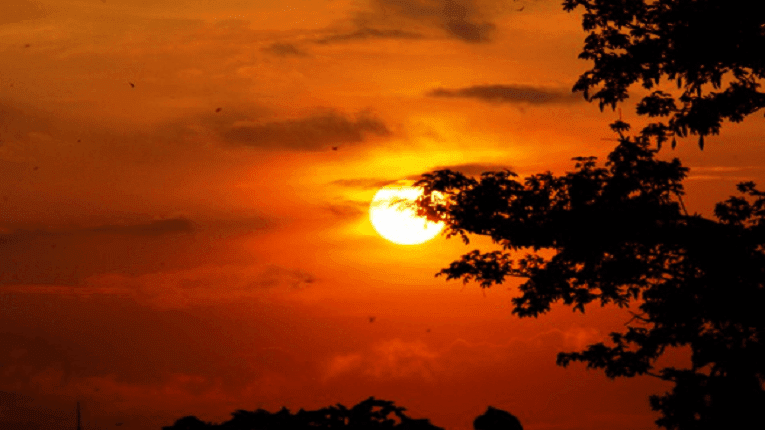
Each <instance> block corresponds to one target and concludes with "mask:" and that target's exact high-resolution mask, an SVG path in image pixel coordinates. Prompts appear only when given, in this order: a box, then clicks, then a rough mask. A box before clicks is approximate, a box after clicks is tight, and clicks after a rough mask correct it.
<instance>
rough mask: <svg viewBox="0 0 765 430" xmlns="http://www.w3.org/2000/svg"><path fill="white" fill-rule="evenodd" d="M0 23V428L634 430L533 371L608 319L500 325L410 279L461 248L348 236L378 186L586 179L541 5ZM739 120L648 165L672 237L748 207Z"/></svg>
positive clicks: (507, 293) (272, 4)
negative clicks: (483, 429)
mask: <svg viewBox="0 0 765 430" xmlns="http://www.w3.org/2000/svg"><path fill="white" fill-rule="evenodd" d="M2 9H3V11H2V13H0V198H1V199H2V200H0V427H2V428H4V429H22V428H23V429H30V430H42V429H49V428H54V427H51V425H57V426H58V425H64V423H66V425H69V426H70V427H68V428H73V427H71V426H74V419H75V418H74V410H75V404H76V402H77V401H80V402H81V403H82V410H83V421H84V424H85V428H87V429H112V428H117V427H116V424H117V423H123V424H122V426H120V427H119V428H120V429H125V430H133V429H147V430H148V429H156V430H158V429H159V428H160V426H162V425H170V424H172V423H173V422H174V421H175V420H176V419H178V418H180V417H182V416H184V415H197V416H198V417H200V418H201V419H203V420H207V421H218V422H219V421H224V420H226V419H228V416H229V415H228V414H229V413H230V412H233V411H234V410H236V409H247V410H253V409H256V408H266V409H269V410H272V411H273V410H276V409H278V408H280V407H281V406H287V407H288V408H290V409H293V410H297V409H299V408H301V407H302V408H305V409H313V408H319V407H323V406H328V405H331V404H335V403H338V402H340V403H343V404H345V405H346V406H351V405H353V404H356V403H357V402H359V401H361V400H363V399H365V398H367V397H369V396H375V397H377V398H382V399H386V400H393V401H395V402H396V404H397V405H400V406H404V407H406V408H407V409H408V413H409V415H410V416H413V417H418V418H420V417H422V418H429V419H431V421H432V422H433V424H435V425H438V426H441V427H444V428H446V429H453V430H466V429H470V428H472V420H473V419H474V418H475V417H476V416H477V415H479V414H481V413H482V412H484V411H485V410H486V407H487V406H488V405H492V406H495V407H498V408H501V409H505V410H508V411H510V412H511V413H513V414H515V415H516V416H518V417H519V419H520V421H521V422H522V424H523V426H524V428H525V429H526V430H542V429H566V430H575V429H576V430H578V429H582V430H584V429H592V430H595V429H611V428H629V429H633V430H641V429H650V428H654V427H655V426H654V424H653V420H654V419H656V418H657V415H656V414H654V413H653V412H651V410H650V407H649V405H648V399H647V396H648V395H649V394H651V393H657V392H660V391H662V390H664V389H666V388H667V387H668V386H667V385H662V384H660V383H658V382H657V381H655V380H652V379H650V378H636V379H632V380H616V381H610V380H608V379H607V378H605V377H604V376H603V375H602V373H600V372H598V371H586V370H585V369H584V366H581V365H572V366H570V367H569V368H566V369H564V368H560V367H557V366H556V365H555V355H556V353H557V352H558V351H572V350H575V349H577V348H582V347H583V346H584V345H586V344H588V343H592V342H597V341H600V340H602V339H604V337H605V336H606V335H607V333H608V332H609V331H610V330H620V329H622V328H623V323H624V322H626V321H627V319H629V318H628V315H627V314H625V313H624V312H620V311H617V310H613V309H604V310H601V309H597V308H593V309H591V310H588V312H587V314H586V315H581V314H578V313H577V314H573V313H572V311H571V309H569V308H563V307H556V308H554V309H553V311H552V312H551V313H550V314H548V315H545V316H542V317H540V318H539V319H523V320H521V319H518V318H517V317H514V316H512V315H511V314H510V299H511V298H512V297H513V296H515V295H516V294H517V292H516V290H515V287H516V286H517V285H518V282H517V281H513V282H509V283H508V284H506V285H503V286H502V287H498V288H492V289H490V290H486V291H482V290H481V289H480V288H479V287H478V286H477V285H473V284H468V285H465V286H463V285H462V284H461V283H459V282H445V281H444V280H443V278H434V276H433V275H434V274H435V273H436V272H437V271H438V270H439V269H440V268H442V267H445V266H447V265H448V263H449V262H451V261H452V260H455V259H457V258H458V257H459V256H460V255H461V253H464V252H467V251H470V250H472V249H474V248H476V247H479V248H480V247H482V246H483V247H486V246H487V242H486V241H485V240H480V239H479V240H476V241H475V242H472V243H471V244H470V245H468V246H465V245H463V244H462V243H461V242H460V241H458V240H446V239H443V238H440V237H439V238H436V239H434V240H432V241H430V242H427V243H425V244H423V245H415V246H402V245H395V244H392V243H390V242H387V241H386V240H384V239H382V238H381V237H380V236H378V235H377V234H376V233H375V231H374V229H373V228H372V226H371V224H370V222H369V217H368V206H369V202H370V201H371V198H372V196H373V195H374V193H375V192H376V190H377V189H378V188H379V187H380V186H382V185H384V184H386V183H390V182H393V181H396V180H400V179H403V178H411V177H413V176H416V175H418V174H420V173H423V172H426V171H429V170H432V169H435V168H443V167H451V168H455V169H459V170H463V171H465V172H467V173H471V174H475V173H480V172H481V171H483V170H491V169H502V168H511V169H513V170H515V171H516V172H518V173H519V174H521V175H525V174H532V173H537V172H542V171H546V170H552V171H553V172H555V173H563V172H565V171H566V170H567V169H570V168H573V165H572V163H571V162H570V159H571V157H575V156H582V155H597V156H600V157H603V156H605V155H606V154H607V153H608V152H609V150H610V148H612V147H613V146H614V144H615V142H614V141H613V140H612V139H613V137H614V136H613V134H612V133H611V132H610V130H609V128H608V126H607V124H608V123H609V122H611V121H613V120H614V119H616V118H617V117H618V114H617V113H615V112H612V111H610V110H607V111H605V112H603V113H601V112H600V111H599V109H598V108H597V105H594V104H588V103H586V102H584V101H583V100H582V98H581V97H580V96H579V95H572V94H571V92H570V88H571V87H572V85H573V83H574V82H575V80H576V78H577V77H578V76H579V74H581V73H582V72H584V71H585V70H586V69H587V67H588V65H589V63H588V62H586V61H582V60H578V59H577V55H578V53H579V52H580V50H581V47H582V45H583V40H584V37H585V33H584V32H583V31H582V30H581V24H580V15H579V14H578V13H572V14H567V13H565V12H563V11H562V8H561V6H560V1H558V0H556V1H544V0H538V1H531V0H517V1H512V0H510V1H500V0H355V1H351V0H279V1H276V0H260V1H255V0H248V1H245V0H173V1H166V2H161V1H153V0H39V1H30V0H10V1H8V0H5V1H4V3H3V7H2ZM634 94H635V95H638V94H639V92H638V90H637V89H636V92H635V93H634ZM634 98H635V97H633V99H634ZM631 106H632V105H630V104H627V105H625V106H624V109H623V112H624V113H623V117H624V119H625V120H626V121H628V122H631V123H632V124H633V126H638V125H639V124H640V123H641V121H640V120H638V119H637V118H636V117H635V115H634V109H633V108H632V107H631ZM760 115H761V114H759V113H758V114H756V115H754V116H753V117H751V118H748V119H747V120H746V121H745V122H744V123H743V124H738V125H731V124H728V125H726V126H724V127H723V130H722V135H721V136H715V137H710V138H708V139H707V143H706V148H705V150H704V151H703V152H702V151H699V149H698V146H697V145H696V143H695V142H694V141H691V140H688V141H681V142H679V146H678V148H677V150H675V151H670V150H668V149H665V150H663V152H662V154H661V156H662V157H663V158H669V157H674V156H678V157H680V158H681V160H682V161H683V162H684V164H685V165H687V166H690V167H691V168H692V170H691V177H690V178H689V179H688V180H687V181H686V187H687V189H688V196H687V197H686V205H687V206H688V208H689V210H691V211H697V212H699V213H703V214H707V215H709V214H711V211H712V208H713V205H714V203H715V202H716V201H719V200H722V199H725V198H727V197H728V196H729V195H730V194H732V193H733V192H734V184H735V183H736V182H737V181H740V180H755V181H759V182H760V183H763V182H765V181H763V179H765V174H764V172H763V169H762V168H763V166H765V159H764V158H765V156H763V151H762V149H761V148H762V139H763V134H764V133H763V131H765V127H763V121H762V117H761V116H760ZM332 147H337V148H338V149H337V150H336V151H335V150H332ZM370 317H375V319H374V322H370ZM675 359H677V360H681V359H682V357H677V358H675ZM55 428H59V427H55ZM61 428H64V427H61Z"/></svg>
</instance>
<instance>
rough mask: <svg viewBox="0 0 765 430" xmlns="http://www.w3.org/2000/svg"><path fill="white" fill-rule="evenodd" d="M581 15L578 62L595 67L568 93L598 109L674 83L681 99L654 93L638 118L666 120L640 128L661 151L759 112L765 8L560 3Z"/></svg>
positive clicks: (693, 2) (653, 0)
mask: <svg viewBox="0 0 765 430" xmlns="http://www.w3.org/2000/svg"><path fill="white" fill-rule="evenodd" d="M563 7H564V9H565V10H566V11H572V10H574V9H576V8H578V7H582V8H583V9H584V17H583V21H582V26H583V28H584V30H585V31H587V32H589V35H588V36H587V38H586V39H585V44H584V49H583V51H582V53H581V54H579V58H582V59H585V60H593V62H594V66H593V68H592V69H591V70H588V71H587V72H585V73H584V74H583V75H582V76H581V77H580V78H579V80H578V81H577V83H576V84H575V86H574V91H583V92H584V96H585V98H586V99H587V100H589V101H593V100H597V101H598V104H599V106H600V109H601V110H603V108H604V107H605V106H611V107H612V108H615V107H616V104H617V103H619V102H621V101H623V100H624V99H626V98H627V97H628V94H627V89H628V88H629V87H630V86H631V85H632V84H634V83H637V82H639V83H641V84H642V86H643V87H644V88H645V89H648V90H650V89H654V87H656V86H658V85H659V84H660V82H661V80H662V79H666V80H667V81H674V83H675V84H677V90H678V92H679V94H675V95H673V94H671V93H670V92H667V91H669V89H668V88H665V90H667V91H663V90H660V89H654V91H653V92H652V93H651V94H650V95H648V96H646V97H644V98H643V99H642V100H641V101H640V102H639V103H638V105H637V113H638V114H640V115H648V116H649V117H652V118H653V117H660V118H664V117H667V118H668V120H667V121H663V122H655V123H651V124H649V125H648V126H647V127H645V128H644V129H643V130H642V132H641V135H642V136H644V137H655V138H656V139H657V141H658V145H659V147H661V144H662V142H665V141H666V140H668V139H669V138H672V147H673V148H674V146H675V145H676V140H675V136H680V137H686V136H688V135H689V134H694V135H698V136H699V146H700V147H701V148H702V149H703V148H704V136H706V135H709V134H718V132H719V130H720V125H721V123H722V121H723V120H728V121H732V122H739V121H741V120H743V119H744V118H745V117H746V116H747V115H749V114H752V113H754V112H756V111H758V110H759V109H761V108H763V107H765V93H763V92H761V91H759V88H760V83H761V80H762V79H763V78H765V56H763V54H762V53H763V52H765V3H763V2H761V1H749V0H564V2H563Z"/></svg>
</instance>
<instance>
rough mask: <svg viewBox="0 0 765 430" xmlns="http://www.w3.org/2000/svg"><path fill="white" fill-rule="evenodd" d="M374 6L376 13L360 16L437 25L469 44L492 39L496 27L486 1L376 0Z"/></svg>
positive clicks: (376, 19)
mask: <svg viewBox="0 0 765 430" xmlns="http://www.w3.org/2000/svg"><path fill="white" fill-rule="evenodd" d="M372 6H373V10H374V13H373V14H369V15H366V16H363V17H360V18H363V19H365V20H367V21H373V22H374V21H383V22H384V21H388V20H391V19H392V20H395V19H396V18H399V19H401V18H403V19H404V20H405V21H409V24H410V25H415V23H416V24H420V25H421V24H426V25H429V26H434V27H438V28H440V29H442V30H444V31H446V33H447V34H448V35H449V36H451V37H453V38H456V39H459V40H462V41H464V42H469V43H480V42H488V41H490V40H491V37H492V34H493V33H494V30H495V28H496V25H495V24H494V23H493V22H491V21H489V20H488V19H486V17H487V16H488V15H489V14H488V13H487V12H486V9H487V8H486V6H487V4H486V2H482V1H478V0H374V1H373V2H372Z"/></svg>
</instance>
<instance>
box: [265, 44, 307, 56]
mask: <svg viewBox="0 0 765 430" xmlns="http://www.w3.org/2000/svg"><path fill="white" fill-rule="evenodd" d="M262 50H263V52H267V53H269V54H273V55H277V56H279V57H290V56H292V57H304V56H306V55H307V54H306V53H305V52H303V51H301V50H299V49H297V47H296V46H295V45H293V44H291V43H272V44H271V45H269V46H267V47H265V48H263V49H262Z"/></svg>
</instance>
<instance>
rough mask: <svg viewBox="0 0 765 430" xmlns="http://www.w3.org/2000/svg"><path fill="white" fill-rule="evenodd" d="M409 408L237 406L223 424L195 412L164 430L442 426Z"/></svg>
mask: <svg viewBox="0 0 765 430" xmlns="http://www.w3.org/2000/svg"><path fill="white" fill-rule="evenodd" d="M405 410H406V408H402V407H400V406H395V405H394V404H393V402H391V401H387V400H378V399H375V398H374V397H370V398H368V399H367V400H364V401H362V402H360V403H359V404H357V405H356V406H354V407H352V408H351V409H348V408H346V407H345V406H343V405H341V404H338V405H337V406H329V407H326V408H322V409H319V410H316V411H304V410H303V409H301V410H299V411H298V412H297V413H295V414H292V413H291V412H290V411H289V410H288V409H287V408H282V409H281V410H279V411H278V412H275V413H271V412H268V411H266V410H263V409H258V410H256V411H253V412H250V411H245V410H238V411H236V412H233V413H232V414H231V415H232V418H231V419H230V420H228V421H226V422H224V423H221V424H213V423H205V422H203V421H201V420H199V419H198V418H197V417H194V416H187V417H183V418H181V419H179V420H177V421H176V422H175V424H173V425H172V426H167V427H162V429H163V430H285V429H289V430H443V429H442V428H440V427H436V426H434V425H433V424H431V423H430V421H429V420H427V419H414V418H410V417H408V416H406V415H405V414H404V411H405Z"/></svg>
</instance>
